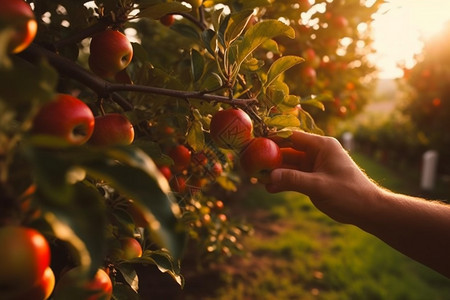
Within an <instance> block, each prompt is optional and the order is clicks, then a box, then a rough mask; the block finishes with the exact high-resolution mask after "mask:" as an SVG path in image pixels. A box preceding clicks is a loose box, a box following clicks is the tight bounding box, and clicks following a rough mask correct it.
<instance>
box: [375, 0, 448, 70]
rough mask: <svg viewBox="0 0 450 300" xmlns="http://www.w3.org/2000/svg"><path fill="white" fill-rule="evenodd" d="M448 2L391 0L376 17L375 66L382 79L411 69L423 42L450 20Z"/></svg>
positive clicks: (438, 0) (440, 0)
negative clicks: (408, 68) (404, 68)
mask: <svg viewBox="0 0 450 300" xmlns="http://www.w3.org/2000/svg"><path fill="white" fill-rule="evenodd" d="M449 11H450V1H449V0H426V1H425V0H388V1H387V3H385V4H383V5H382V6H381V8H380V11H379V12H378V13H377V14H376V15H375V16H374V22H373V31H374V44H373V46H374V48H375V49H376V51H377V53H376V54H375V55H374V61H375V64H376V65H377V66H378V67H379V69H380V77H383V78H394V77H399V76H402V74H403V73H402V71H401V69H400V68H399V67H398V66H399V65H404V66H406V67H412V66H413V65H414V63H415V60H414V55H415V54H418V53H420V51H421V49H422V46H423V42H422V41H423V40H424V39H427V38H430V37H431V36H433V35H434V34H436V33H438V32H439V31H440V30H441V28H442V27H443V25H444V23H446V22H448V21H449V20H450V15H449V13H448V12H449Z"/></svg>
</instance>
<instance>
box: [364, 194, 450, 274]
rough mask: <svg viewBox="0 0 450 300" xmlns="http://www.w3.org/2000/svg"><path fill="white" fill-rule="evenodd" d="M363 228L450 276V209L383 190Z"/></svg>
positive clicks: (367, 216) (368, 214)
mask: <svg viewBox="0 0 450 300" xmlns="http://www.w3.org/2000/svg"><path fill="white" fill-rule="evenodd" d="M374 200H375V201H376V202H374V204H373V205H372V206H369V207H368V209H369V208H370V211H368V212H367V213H366V214H364V215H365V218H363V219H361V220H359V221H358V222H359V224H355V225H357V226H359V227H360V228H361V229H363V230H365V231H367V232H369V233H371V234H373V235H375V236H377V237H378V238H380V239H381V240H383V241H384V242H386V243H387V244H389V245H390V246H392V247H393V248H395V249H397V250H399V251H400V252H402V253H403V254H405V255H407V256H409V257H411V258H412V259H414V260H417V261H419V262H421V263H423V264H425V265H427V266H428V267H430V268H432V269H434V270H436V271H438V272H440V273H441V274H443V275H445V276H447V277H450V260H449V259H448V255H449V253H450V206H449V205H445V204H442V203H440V202H436V201H427V200H424V199H419V198H414V197H409V196H405V195H400V194H395V193H392V192H390V191H384V190H382V191H381V192H380V193H379V194H378V195H377V196H376V199H374Z"/></svg>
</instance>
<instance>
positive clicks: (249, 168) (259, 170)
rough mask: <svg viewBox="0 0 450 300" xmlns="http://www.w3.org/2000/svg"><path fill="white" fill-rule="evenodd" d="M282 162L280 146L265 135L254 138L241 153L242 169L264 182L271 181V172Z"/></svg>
mask: <svg viewBox="0 0 450 300" xmlns="http://www.w3.org/2000/svg"><path fill="white" fill-rule="evenodd" d="M281 163H282V157H281V151H280V148H279V147H278V145H277V144H276V143H275V142H274V141H272V140H270V139H268V138H264V137H257V138H254V139H252V140H251V141H250V143H249V144H248V146H247V147H245V149H243V150H242V152H241V153H240V164H241V167H242V169H243V170H244V171H245V173H247V175H249V176H251V177H255V178H257V179H258V180H259V181H260V182H262V183H267V182H268V181H269V178H270V172H271V171H272V170H273V169H275V168H278V167H280V166H281Z"/></svg>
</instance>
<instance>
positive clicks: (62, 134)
mask: <svg viewBox="0 0 450 300" xmlns="http://www.w3.org/2000/svg"><path fill="white" fill-rule="evenodd" d="M94 123H95V119H94V115H93V114H92V111H91V109H90V108H89V106H87V105H86V104H85V103H84V102H83V101H81V100H80V99H78V98H75V97H73V96H71V95H66V94H59V95H58V96H57V97H56V99H55V100H53V101H51V102H48V103H46V104H44V106H42V107H41V109H40V110H39V112H38V113H37V115H36V116H35V118H34V120H33V128H32V131H33V133H35V134H42V135H52V136H56V137H59V138H61V139H63V140H65V141H66V142H68V143H69V144H72V145H81V144H84V143H85V142H87V140H89V138H90V137H91V135H92V132H93V131H94Z"/></svg>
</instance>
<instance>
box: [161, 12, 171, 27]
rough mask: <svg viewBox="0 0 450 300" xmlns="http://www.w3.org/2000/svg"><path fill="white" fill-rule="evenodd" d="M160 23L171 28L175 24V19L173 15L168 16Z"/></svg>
mask: <svg viewBox="0 0 450 300" xmlns="http://www.w3.org/2000/svg"><path fill="white" fill-rule="evenodd" d="M159 21H160V22H161V24H163V25H165V26H167V27H170V26H172V24H173V22H175V18H174V17H173V15H171V14H168V15H165V16H163V17H161V18H160V19H159Z"/></svg>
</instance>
